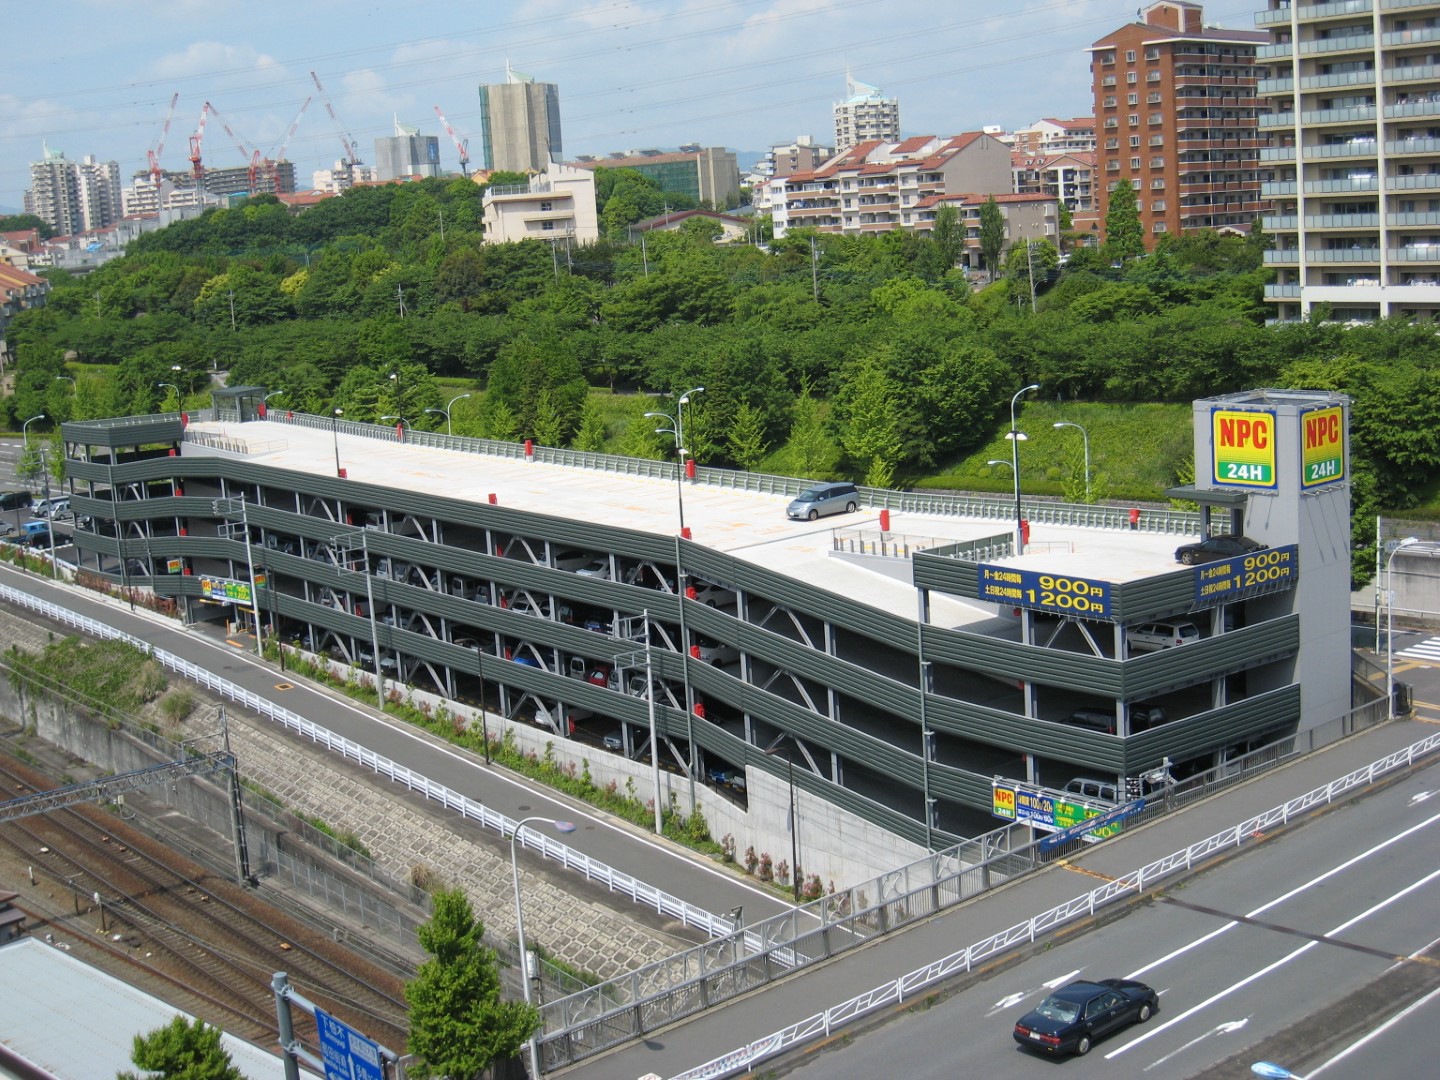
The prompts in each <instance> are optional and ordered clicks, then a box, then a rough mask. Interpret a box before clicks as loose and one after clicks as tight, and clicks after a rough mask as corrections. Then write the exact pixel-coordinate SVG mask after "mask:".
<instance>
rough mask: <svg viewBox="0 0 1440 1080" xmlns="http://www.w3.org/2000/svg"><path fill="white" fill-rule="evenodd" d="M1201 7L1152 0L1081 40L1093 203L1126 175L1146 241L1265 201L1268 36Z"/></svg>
mask: <svg viewBox="0 0 1440 1080" xmlns="http://www.w3.org/2000/svg"><path fill="white" fill-rule="evenodd" d="M1360 2H1362V3H1364V4H1366V5H1368V4H1369V3H1371V2H1372V0H1360ZM1322 6H1337V7H1348V6H1349V5H1322ZM1201 16H1202V11H1201V6H1200V5H1199V4H1192V3H1186V2H1183V0H1161V2H1159V3H1152V4H1150V5H1149V6H1147V7H1145V8H1143V9H1142V10H1141V11H1140V21H1138V22H1132V23H1129V24H1127V25H1126V26H1123V27H1121V28H1120V29H1118V30H1116V31H1114V32H1113V33H1110V34H1107V35H1106V36H1105V37H1103V38H1101V39H1100V40H1099V41H1097V42H1096V43H1095V44H1094V45H1092V46H1090V54H1091V58H1090V69H1091V74H1092V78H1093V84H1094V93H1095V124H1096V137H1097V141H1098V145H1097V147H1096V169H1097V175H1096V187H1097V189H1098V191H1097V194H1098V196H1099V198H1098V203H1099V205H1098V208H1097V209H1098V211H1099V214H1100V218H1101V220H1102V221H1103V220H1104V217H1105V214H1106V212H1107V210H1108V209H1109V205H1110V193H1111V192H1112V191H1114V190H1115V186H1116V184H1118V183H1119V182H1120V181H1121V180H1129V181H1130V184H1131V186H1132V187H1133V188H1134V189H1135V193H1136V197H1137V200H1138V209H1139V211H1140V223H1141V226H1142V228H1143V229H1144V232H1145V243H1146V246H1147V247H1152V246H1153V245H1154V243H1155V240H1156V238H1157V237H1158V236H1160V235H1162V234H1165V233H1183V232H1192V231H1195V230H1200V229H1217V228H1225V227H1230V228H1239V229H1242V230H1245V229H1248V228H1249V227H1250V225H1251V223H1252V222H1254V221H1255V219H1256V218H1258V217H1259V216H1260V211H1261V209H1262V207H1263V205H1264V204H1262V202H1261V199H1260V145H1261V135H1260V125H1259V119H1258V117H1259V111H1260V108H1259V100H1258V98H1257V97H1256V92H1255V84H1256V81H1257V79H1258V75H1259V72H1258V70H1257V69H1256V67H1255V54H1256V50H1257V49H1258V48H1259V47H1260V46H1261V45H1263V44H1264V43H1265V42H1266V41H1268V40H1269V39H1268V37H1267V35H1265V34H1264V33H1262V32H1260V31H1256V30H1225V29H1221V28H1218V27H1213V26H1206V25H1204V23H1203V21H1202V17H1201Z"/></svg>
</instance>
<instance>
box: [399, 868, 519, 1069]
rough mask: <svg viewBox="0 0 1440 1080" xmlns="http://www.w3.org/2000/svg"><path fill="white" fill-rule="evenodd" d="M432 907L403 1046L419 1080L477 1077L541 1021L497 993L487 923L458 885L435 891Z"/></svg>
mask: <svg viewBox="0 0 1440 1080" xmlns="http://www.w3.org/2000/svg"><path fill="white" fill-rule="evenodd" d="M433 905H434V910H435V914H434V915H433V916H432V917H431V919H430V921H429V922H428V923H426V924H425V925H424V926H422V927H420V930H419V935H418V936H419V938H420V944H421V946H422V947H423V948H424V949H425V951H426V952H427V953H429V954H430V959H429V960H426V961H425V963H423V964H421V965H420V969H419V971H417V972H416V973H415V978H414V979H413V980H411V981H410V982H409V983H407V984H406V986H405V1000H406V1001H407V1002H409V1005H410V1038H409V1041H408V1042H407V1044H406V1049H407V1050H408V1051H409V1052H410V1053H412V1054H414V1055H415V1056H416V1057H417V1058H418V1059H419V1060H418V1061H417V1062H416V1063H415V1064H413V1065H411V1066H410V1068H409V1075H410V1076H412V1077H415V1078H416V1080H427V1078H430V1077H437V1078H438V1077H445V1078H447V1080H479V1078H480V1077H481V1076H482V1075H483V1074H484V1073H485V1071H486V1070H487V1069H489V1068H490V1067H491V1066H492V1065H495V1064H496V1063H498V1062H506V1061H509V1060H510V1059H511V1058H513V1057H514V1056H515V1055H516V1054H518V1053H519V1052H520V1048H521V1047H523V1046H524V1045H525V1043H526V1041H527V1040H528V1039H529V1038H530V1035H531V1033H532V1032H533V1031H534V1030H535V1028H536V1026H537V1025H538V1024H539V1023H540V1013H539V1011H538V1010H536V1009H535V1008H534V1007H533V1006H531V1005H527V1004H526V1003H525V1002H523V1001H501V1000H500V970H499V966H498V964H497V962H496V958H495V952H494V950H493V949H491V948H489V947H488V946H486V945H485V943H484V941H483V936H484V933H485V925H484V924H483V923H482V922H481V921H480V920H479V919H477V918H476V917H475V912H474V909H472V908H471V906H470V901H469V900H468V899H466V897H465V894H464V893H463V892H461V891H460V890H459V889H448V890H445V891H442V892H437V893H435V895H434V898H433Z"/></svg>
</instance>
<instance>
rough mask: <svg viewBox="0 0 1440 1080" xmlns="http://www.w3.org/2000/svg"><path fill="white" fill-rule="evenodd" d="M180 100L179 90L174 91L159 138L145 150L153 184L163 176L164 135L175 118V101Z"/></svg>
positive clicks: (167, 133)
mask: <svg viewBox="0 0 1440 1080" xmlns="http://www.w3.org/2000/svg"><path fill="white" fill-rule="evenodd" d="M179 100H180V91H179V90H176V91H175V96H174V97H172V98H171V99H170V108H169V109H168V110H167V111H166V113H165V126H164V127H162V128H161V129H160V138H159V139H157V140H156V141H155V145H154V146H152V147H151V148H150V149H149V150H146V151H145V156H146V157H147V158H148V159H149V161H150V179H151V180H153V181H155V186H156V187H159V186H160V179H161V177H162V176H164V170H162V169H161V168H160V155H161V154H163V153H164V152H165V136H167V135H169V134H170V121H171V120H173V119H175V103H176V102H177V101H179Z"/></svg>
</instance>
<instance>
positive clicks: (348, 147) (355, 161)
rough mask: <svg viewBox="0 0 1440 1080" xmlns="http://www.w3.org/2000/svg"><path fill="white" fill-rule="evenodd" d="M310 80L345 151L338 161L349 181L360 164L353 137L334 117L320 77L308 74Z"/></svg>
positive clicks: (333, 107)
mask: <svg viewBox="0 0 1440 1080" xmlns="http://www.w3.org/2000/svg"><path fill="white" fill-rule="evenodd" d="M310 78H312V79H314V80H315V89H316V90H318V91H319V92H320V100H321V101H323V102H324V103H325V111H326V112H327V113H329V114H330V119H331V120H333V121H334V122H335V130H336V131H337V132H339V134H340V145H341V146H342V147H343V148H344V150H345V155H344V157H342V158H341V159H340V161H341V164H342V165H344V166H345V171H346V172H347V173H349V174H350V177H351V179H354V176H355V166H356V165H359V164H360V151H359V148H358V147H356V145H355V139H354V137H353V136H351V135H350V134H348V133H347V132H346V131H345V125H344V124H342V123H341V122H340V117H338V116H336V115H335V106H333V105H331V104H330V95H329V94H327V93H325V87H323V86H321V85H320V76H319V75H316V74H315V72H313V71H312V72H310Z"/></svg>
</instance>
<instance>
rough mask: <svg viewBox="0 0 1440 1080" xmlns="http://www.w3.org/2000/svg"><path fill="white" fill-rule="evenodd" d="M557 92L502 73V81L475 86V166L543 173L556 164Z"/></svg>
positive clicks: (553, 87)
mask: <svg viewBox="0 0 1440 1080" xmlns="http://www.w3.org/2000/svg"><path fill="white" fill-rule="evenodd" d="M560 154H561V149H560V88H559V87H558V86H556V85H555V84H554V83H542V82H536V81H535V80H534V78H532V77H531V76H529V75H526V74H523V73H522V72H519V71H514V70H512V69H511V68H510V67H509V65H506V68H505V82H503V83H500V84H498V85H494V86H482V87H480V164H481V166H482V167H483V168H485V169H491V170H494V169H504V170H506V171H508V172H544V171H545V169H546V167H547V166H548V165H549V164H550V163H551V162H552V161H555V162H558V161H559V160H560Z"/></svg>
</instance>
